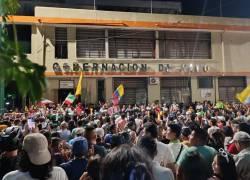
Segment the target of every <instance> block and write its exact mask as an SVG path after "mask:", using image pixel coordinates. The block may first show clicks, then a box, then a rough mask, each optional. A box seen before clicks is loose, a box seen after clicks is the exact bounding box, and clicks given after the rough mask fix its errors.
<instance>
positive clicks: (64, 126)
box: [61, 121, 68, 130]
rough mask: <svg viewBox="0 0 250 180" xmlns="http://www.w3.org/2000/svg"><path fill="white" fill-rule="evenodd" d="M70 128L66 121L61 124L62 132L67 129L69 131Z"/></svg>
mask: <svg viewBox="0 0 250 180" xmlns="http://www.w3.org/2000/svg"><path fill="white" fill-rule="evenodd" d="M67 128H68V123H66V122H65V121H63V122H62V123H61V129H62V130H65V129H67Z"/></svg>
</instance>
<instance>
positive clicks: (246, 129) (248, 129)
mask: <svg viewBox="0 0 250 180" xmlns="http://www.w3.org/2000/svg"><path fill="white" fill-rule="evenodd" d="M239 131H244V132H246V133H248V134H250V125H249V124H247V123H245V122H242V123H240V124H239Z"/></svg>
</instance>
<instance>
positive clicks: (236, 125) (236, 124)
mask: <svg viewBox="0 0 250 180" xmlns="http://www.w3.org/2000/svg"><path fill="white" fill-rule="evenodd" d="M231 127H232V130H233V132H234V133H236V132H237V131H239V121H237V120H232V121H231Z"/></svg>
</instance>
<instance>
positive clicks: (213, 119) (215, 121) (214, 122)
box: [209, 118, 217, 126]
mask: <svg viewBox="0 0 250 180" xmlns="http://www.w3.org/2000/svg"><path fill="white" fill-rule="evenodd" d="M209 124H210V126H217V120H216V119H215V118H212V119H211V120H210V123H209Z"/></svg>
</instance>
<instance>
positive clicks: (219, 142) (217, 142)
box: [208, 131, 225, 151]
mask: <svg viewBox="0 0 250 180" xmlns="http://www.w3.org/2000/svg"><path fill="white" fill-rule="evenodd" d="M224 139H225V137H224V135H223V134H222V133H221V132H220V131H216V132H214V133H213V134H212V135H211V137H210V138H209V142H208V145H209V146H211V147H213V148H214V149H216V150H217V151H218V150H219V149H220V148H222V149H223V148H224Z"/></svg>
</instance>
